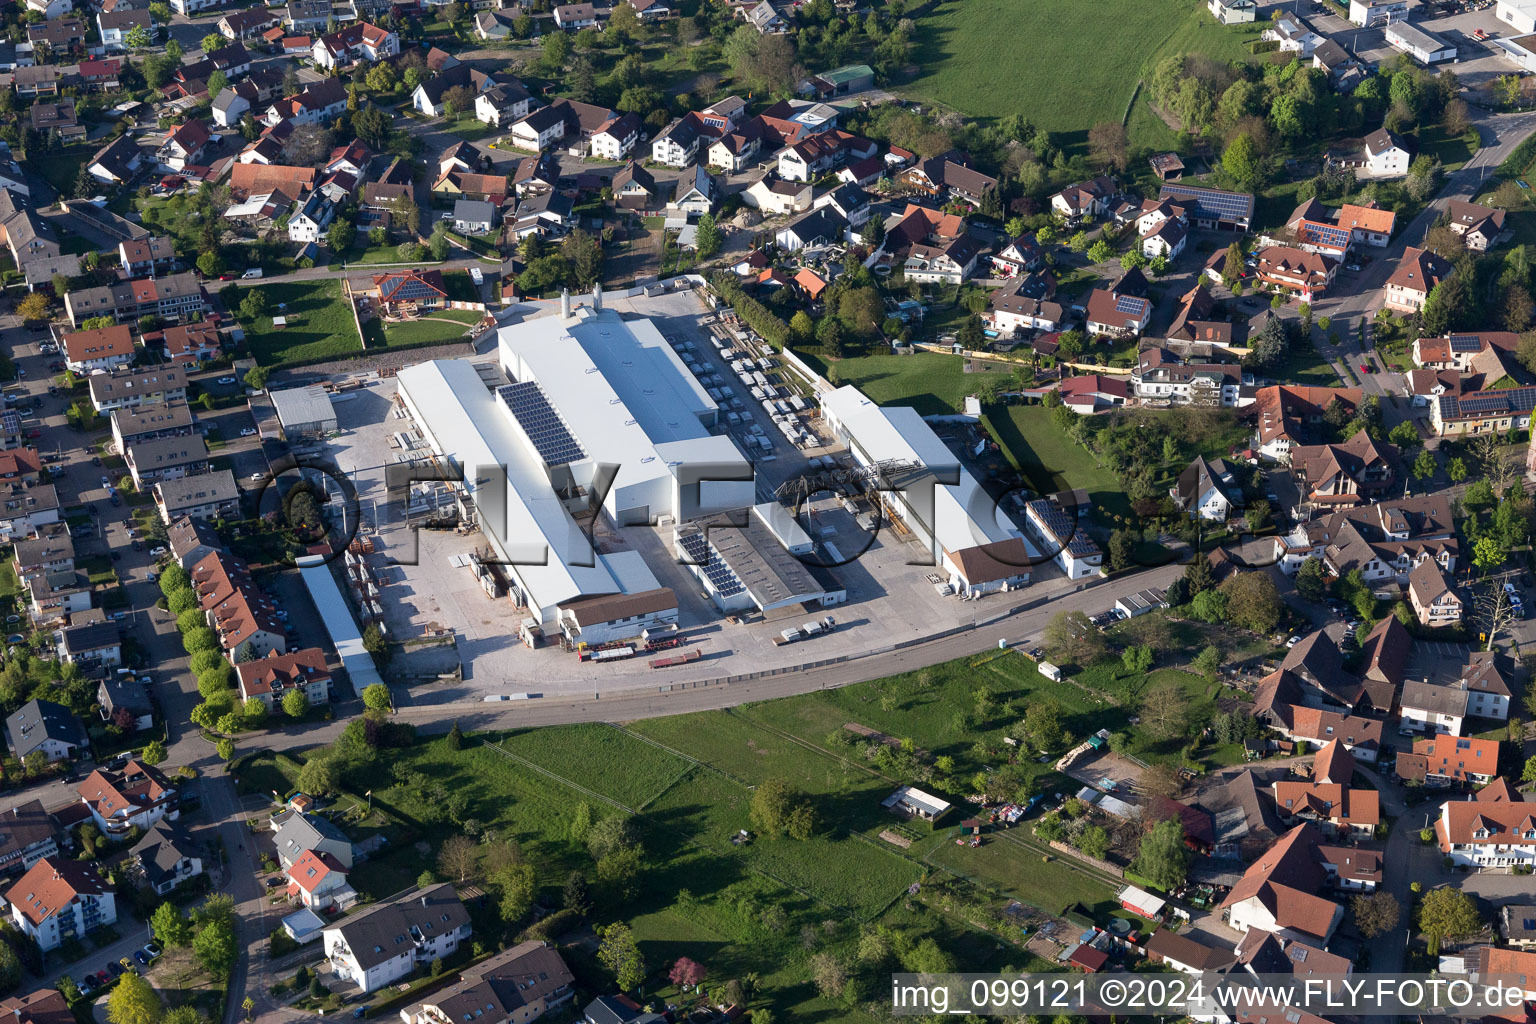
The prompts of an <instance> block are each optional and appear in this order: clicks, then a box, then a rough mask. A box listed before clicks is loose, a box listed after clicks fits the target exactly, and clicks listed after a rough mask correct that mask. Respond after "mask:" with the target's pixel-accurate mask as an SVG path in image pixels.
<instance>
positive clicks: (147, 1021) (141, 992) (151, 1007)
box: [107, 971, 162, 1024]
mask: <svg viewBox="0 0 1536 1024" xmlns="http://www.w3.org/2000/svg"><path fill="white" fill-rule="evenodd" d="M161 1012H162V1007H161V1006H160V997H159V996H157V995H155V990H154V989H152V988H150V987H149V982H147V981H145V980H144V979H143V978H141V977H139V975H138V974H137V973H136V972H134V971H128V972H127V973H126V974H124V975H123V976H122V978H120V979H119V980H118V982H117V986H116V987H115V988H113V989H112V994H111V995H110V996H108V997H107V1020H109V1021H111V1022H112V1024H160V1015H161Z"/></svg>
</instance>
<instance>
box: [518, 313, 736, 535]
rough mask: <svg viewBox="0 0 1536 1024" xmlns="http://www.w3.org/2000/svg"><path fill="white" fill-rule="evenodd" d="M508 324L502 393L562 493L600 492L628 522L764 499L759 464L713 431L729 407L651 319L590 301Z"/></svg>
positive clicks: (616, 516) (675, 518)
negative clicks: (602, 483)
mask: <svg viewBox="0 0 1536 1024" xmlns="http://www.w3.org/2000/svg"><path fill="white" fill-rule="evenodd" d="M564 304H565V308H564V309H563V310H562V315H560V316H549V317H542V318H540V319H537V320H530V321H527V322H524V323H520V324H516V325H513V326H511V327H503V328H502V329H501V331H500V332H499V334H498V336H497V350H498V354H499V357H500V361H501V368H502V372H503V373H505V374H506V376H507V379H508V380H509V381H511V382H512V383H510V384H509V385H507V386H506V387H504V388H502V389H501V390H500V392H499V395H498V397H499V398H500V399H501V401H502V402H503V403H504V404H505V405H506V407H507V409H508V410H509V411H510V413H511V416H510V419H511V423H512V428H513V430H514V432H516V433H517V434H519V435H521V436H522V437H523V438H524V439H525V441H526V445H527V446H528V447H531V448H532V449H533V450H534V451H536V452H537V453H538V455H539V457H540V459H541V460H542V461H543V463H544V465H545V472H546V474H547V476H548V478H549V486H553V487H554V488H555V489H556V490H560V491H571V490H577V491H580V490H596V491H600V490H601V487H599V486H597V485H598V483H599V480H600V479H601V478H602V477H603V475H604V474H603V473H602V472H601V470H602V469H603V468H605V467H612V468H611V469H610V470H609V472H610V473H612V477H613V478H612V483H611V486H609V487H608V489H607V493H606V494H605V495H604V497H603V509H604V511H606V512H607V513H608V515H609V516H610V517H611V518H612V519H613V521H614V522H616V523H618V524H620V525H628V524H637V523H652V522H656V521H658V520H661V519H663V518H666V517H670V520H671V521H672V522H674V523H676V522H682V521H683V520H686V519H690V518H693V517H695V516H697V515H701V514H708V513H709V512H712V511H723V510H726V509H733V508H742V507H745V506H747V505H750V504H752V503H753V501H755V500H756V499H755V493H756V492H755V489H754V485H753V473H752V466H751V463H749V462H748V461H747V460H746V459H745V458H744V457H743V456H742V454H741V452H740V450H739V449H737V447H736V444H735V442H734V441H732V440H731V439H730V438H729V437H727V436H725V435H723V434H721V435H715V434H711V433H710V428H711V427H713V426H714V425H715V420H716V417H717V416H718V413H719V408H718V406H716V404H715V402H714V400H713V399H711V398H710V397H709V394H708V392H706V391H705V389H704V386H703V385H702V384H700V383H699V381H698V380H697V378H695V377H694V376H693V374H691V373H689V372H688V368H687V366H686V365H685V364H684V363H683V361H682V360H681V359H680V358H678V355H677V353H676V352H674V351H673V350H672V346H671V345H669V344H668V343H667V340H666V339H665V338H663V337H662V336H661V332H659V331H658V330H656V327H655V325H653V324H652V323H651V322H650V321H649V320H645V319H636V320H625V319H623V318H622V317H620V316H619V314H618V313H617V312H615V311H613V310H605V309H603V308H602V291H601V287H600V286H599V288H597V289H594V291H593V295H592V304H591V305H590V306H582V307H578V308H575V309H574V310H572V309H571V307H570V299H569V298H568V297H567V298H565V299H564Z"/></svg>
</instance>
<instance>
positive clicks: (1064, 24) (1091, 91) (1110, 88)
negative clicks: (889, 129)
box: [899, 0, 1262, 149]
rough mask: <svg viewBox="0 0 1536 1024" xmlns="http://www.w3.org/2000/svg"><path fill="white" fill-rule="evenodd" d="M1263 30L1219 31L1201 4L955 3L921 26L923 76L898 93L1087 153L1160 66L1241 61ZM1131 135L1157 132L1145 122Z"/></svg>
mask: <svg viewBox="0 0 1536 1024" xmlns="http://www.w3.org/2000/svg"><path fill="white" fill-rule="evenodd" d="M1261 27H1262V26H1260V25H1249V26H1232V27H1230V28H1228V27H1223V26H1221V25H1218V24H1216V23H1215V21H1214V20H1213V19H1212V18H1211V16H1210V15H1209V14H1208V13H1207V12H1206V10H1205V5H1204V4H1203V3H1199V2H1198V0H1079V2H1076V3H1071V4H1064V5H1063V4H1018V3H1014V2H1011V0H965V2H961V0H946V2H941V3H938V4H935V5H933V6H931V7H929V8H928V10H927V12H926V13H924V14H922V15H920V16H918V18H917V33H916V36H915V38H914V39H913V47H912V52H913V53H914V54H916V55H917V56H918V58H919V59H920V61H921V66H920V68H919V71H918V73H917V76H916V77H915V78H914V79H912V80H911V81H910V82H908V83H907V84H906V85H905V86H903V87H902V88H901V89H900V90H899V91H901V92H903V93H905V94H907V95H910V96H912V97H913V98H920V99H926V100H930V101H932V102H936V103H939V104H942V105H943V106H946V107H951V108H953V109H955V110H958V111H961V112H963V113H965V114H969V115H971V116H974V117H982V118H999V117H1004V116H1006V115H1008V114H1022V115H1024V116H1025V117H1027V118H1029V120H1030V121H1032V122H1034V123H1035V124H1036V125H1039V126H1040V127H1042V128H1045V129H1046V130H1048V131H1051V132H1056V133H1059V136H1060V138H1061V139H1062V141H1063V143H1065V144H1066V145H1067V146H1068V148H1072V149H1082V148H1084V147H1085V146H1086V144H1087V135H1088V129H1089V128H1090V127H1091V126H1093V125H1094V124H1097V123H1099V122H1101V121H1115V122H1120V121H1122V120H1123V119H1124V118H1125V116H1126V111H1127V107H1128V106H1129V105H1130V103H1131V97H1132V95H1133V93H1134V92H1135V91H1136V86H1137V82H1138V80H1139V79H1140V78H1141V76H1142V75H1143V74H1145V73H1146V71H1147V70H1149V69H1150V68H1151V66H1152V65H1153V64H1155V63H1156V62H1157V61H1158V60H1159V59H1161V58H1162V57H1164V56H1168V55H1171V54H1175V53H1184V52H1192V51H1198V52H1201V53H1206V54H1209V55H1210V56H1211V57H1213V58H1215V59H1217V60H1240V59H1243V58H1245V57H1248V56H1249V53H1248V49H1247V46H1246V43H1247V42H1248V41H1249V40H1250V39H1255V38H1257V37H1258V33H1259V30H1260V28H1261ZM1085 45H1087V46H1089V47H1091V49H1092V51H1093V53H1092V57H1091V58H1090V59H1085V58H1084V49H1083V48H1084V46H1085ZM1004 83H1006V84H1004ZM1137 105H1138V106H1141V105H1142V104H1140V103H1139V102H1138V104H1137ZM1147 113H1148V114H1150V111H1148V112H1147ZM1151 119H1152V120H1153V121H1156V120H1157V118H1156V115H1155V114H1152V115H1151ZM1132 127H1133V128H1137V129H1139V130H1145V129H1148V128H1152V126H1151V125H1150V124H1149V123H1148V122H1147V121H1145V120H1144V119H1142V118H1141V117H1136V118H1133V120H1132ZM1138 134H1140V131H1138ZM1155 134H1156V129H1155V128H1152V131H1151V133H1149V136H1150V135H1155ZM1131 142H1132V145H1133V146H1134V145H1137V144H1139V143H1143V140H1142V139H1141V138H1138V137H1137V135H1133V136H1132V139H1131Z"/></svg>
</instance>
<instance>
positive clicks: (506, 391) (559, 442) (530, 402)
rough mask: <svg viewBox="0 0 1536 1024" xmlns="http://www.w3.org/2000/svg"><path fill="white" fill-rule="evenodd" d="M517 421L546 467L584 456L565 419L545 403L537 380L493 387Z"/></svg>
mask: <svg viewBox="0 0 1536 1024" xmlns="http://www.w3.org/2000/svg"><path fill="white" fill-rule="evenodd" d="M496 394H497V395H498V396H499V397H500V398H501V400H502V401H503V402H505V403H506V406H507V408H508V409H510V410H511V411H512V416H513V418H514V419H516V420H517V423H518V426H520V427H522V428H523V433H525V434H527V435H528V440H529V441H531V442H532V443H533V448H534V451H536V452H538V455H539V458H541V459H543V460H544V464H545V465H547V466H562V465H565V464H566V463H569V462H576V461H578V460H579V459H583V458H585V457H586V454H587V453H586V450H585V449H583V448H582V447H581V442H580V441H577V440H576V438H575V437H573V436H572V435H571V430H570V428H569V427H567V426H566V425H565V420H563V419H561V418H560V414H559V413H558V412H556V411H555V409H554V407H553V406H552V405H550V404H549V398H548V397H547V396H545V394H544V389H543V388H541V387H540V386H539V383H538V381H533V380H524V381H518V382H517V383H516V384H506V385H503V386H502V387H500V388H498V389H497V390H496Z"/></svg>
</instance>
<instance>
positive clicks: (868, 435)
mask: <svg viewBox="0 0 1536 1024" xmlns="http://www.w3.org/2000/svg"><path fill="white" fill-rule="evenodd" d="M821 404H822V409H823V410H824V411H825V412H826V413H828V414H829V415H831V416H832V417H833V418H834V419H836V420H837V421H838V422H840V423H841V424H842V425H843V429H844V430H846V431H847V432H848V433H849V435H850V436H851V437H852V438H854V439H855V440H856V441H857V442H858V445H859V447H860V448H861V449H863V451H864V454H865V456H866V457H867V458H869V459H870V460H872V461H874V462H883V461H885V460H888V459H900V460H903V461H907V462H920V463H922V464H923V465H924V466H927V467H929V468H930V469H932V468H934V467H945V466H955V465H958V464H959V461H960V460H959V458H957V457H956V456H955V454H954V453H953V452H951V451H950V450H949V448H948V446H946V445H945V444H944V442H943V441H941V440H940V439H939V436H938V435H937V434H935V433H934V432H933V428H932V427H930V426H928V424H927V423H925V422H924V421H923V418H922V417H921V416H919V415H918V414H917V411H916V410H915V409H911V408H908V407H906V406H900V405H893V406H881V405H876V404H875V403H874V402H873V401H871V400H870V399H869V398H867V397H865V395H864V393H863V392H862V391H860V390H859V389H858V388H856V387H854V386H853V385H852V384H848V385H844V386H843V387H840V388H838V389H837V390H836V391H833V392H831V393H830V394H827V395H823V396H822V400H821ZM959 479H960V482H959V483H958V484H940V485H939V486H937V487H935V488H934V498H933V504H934V519H935V522H934V523H933V524H931V527H932V532H933V535H934V540H935V541H936V542H937V543H938V545H939V546H940V547H942V548H943V549H944V550H945V551H950V552H955V551H964V550H965V549H966V548H972V547H976V546H978V545H982V544H992V543H995V542H997V541H1000V540H1007V539H1008V538H1010V537H1018V536H1021V534H1020V531H1019V530H1018V529H1017V528H1016V527H1013V526H1011V524H1008V523H1007V521H1006V519H1004V520H1003V521H1002V522H1000V521H999V518H998V517H999V509H998V508H997V505H996V503H995V502H993V501H992V499H991V498H990V497H989V496H988V495H987V493H986V492H985V491H983V490H982V488H981V485H980V484H979V483H977V481H976V478H975V477H974V476H972V475H971V474H970V472H969V471H968V470H967V469H966V468H965V467H964V466H960V478H959ZM911 497H912V499H913V501H914V504H915V503H916V498H917V496H916V495H915V494H914V495H912V496H911ZM919 507H921V506H919ZM1025 547H1026V549H1027V550H1028V551H1029V554H1030V556H1031V557H1038V552H1036V551H1035V550H1034V548H1033V546H1032V545H1031V544H1030V543H1029V541H1028V539H1027V538H1026V539H1025Z"/></svg>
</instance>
